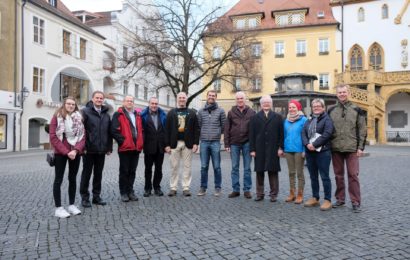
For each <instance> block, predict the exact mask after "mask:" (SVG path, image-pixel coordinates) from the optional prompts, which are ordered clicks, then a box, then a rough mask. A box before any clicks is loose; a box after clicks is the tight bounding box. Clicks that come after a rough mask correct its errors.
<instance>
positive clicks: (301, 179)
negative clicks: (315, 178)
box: [285, 153, 305, 190]
mask: <svg viewBox="0 0 410 260" xmlns="http://www.w3.org/2000/svg"><path fill="white" fill-rule="evenodd" d="M285 157H286V161H287V163H288V169H289V186H290V189H291V190H292V189H293V190H294V189H295V186H296V175H297V176H298V189H299V190H303V188H304V187H305V176H304V174H303V167H304V163H305V158H303V156H302V153H285Z"/></svg>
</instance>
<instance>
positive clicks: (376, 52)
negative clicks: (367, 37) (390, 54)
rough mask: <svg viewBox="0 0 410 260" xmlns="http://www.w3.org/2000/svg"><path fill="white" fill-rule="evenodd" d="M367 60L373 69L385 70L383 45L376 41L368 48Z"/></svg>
mask: <svg viewBox="0 0 410 260" xmlns="http://www.w3.org/2000/svg"><path fill="white" fill-rule="evenodd" d="M367 62H368V65H369V69H371V70H381V71H383V70H384V50H383V47H382V46H381V45H380V44H379V43H377V42H374V43H372V44H371V45H370V47H369V49H368V50H367Z"/></svg>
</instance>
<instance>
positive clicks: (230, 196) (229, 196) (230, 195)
mask: <svg viewBox="0 0 410 260" xmlns="http://www.w3.org/2000/svg"><path fill="white" fill-rule="evenodd" d="M240 195H241V194H240V193H239V192H237V191H232V192H231V193H229V195H228V198H236V197H239V196H240Z"/></svg>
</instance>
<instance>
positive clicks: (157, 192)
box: [154, 189, 164, 197]
mask: <svg viewBox="0 0 410 260" xmlns="http://www.w3.org/2000/svg"><path fill="white" fill-rule="evenodd" d="M154 194H155V195H157V196H160V197H161V196H164V193H163V192H162V190H161V189H158V190H155V191H154Z"/></svg>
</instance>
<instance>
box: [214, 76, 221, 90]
mask: <svg viewBox="0 0 410 260" xmlns="http://www.w3.org/2000/svg"><path fill="white" fill-rule="evenodd" d="M214 90H215V91H216V92H218V93H219V92H221V80H220V79H217V80H215V81H214Z"/></svg>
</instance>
